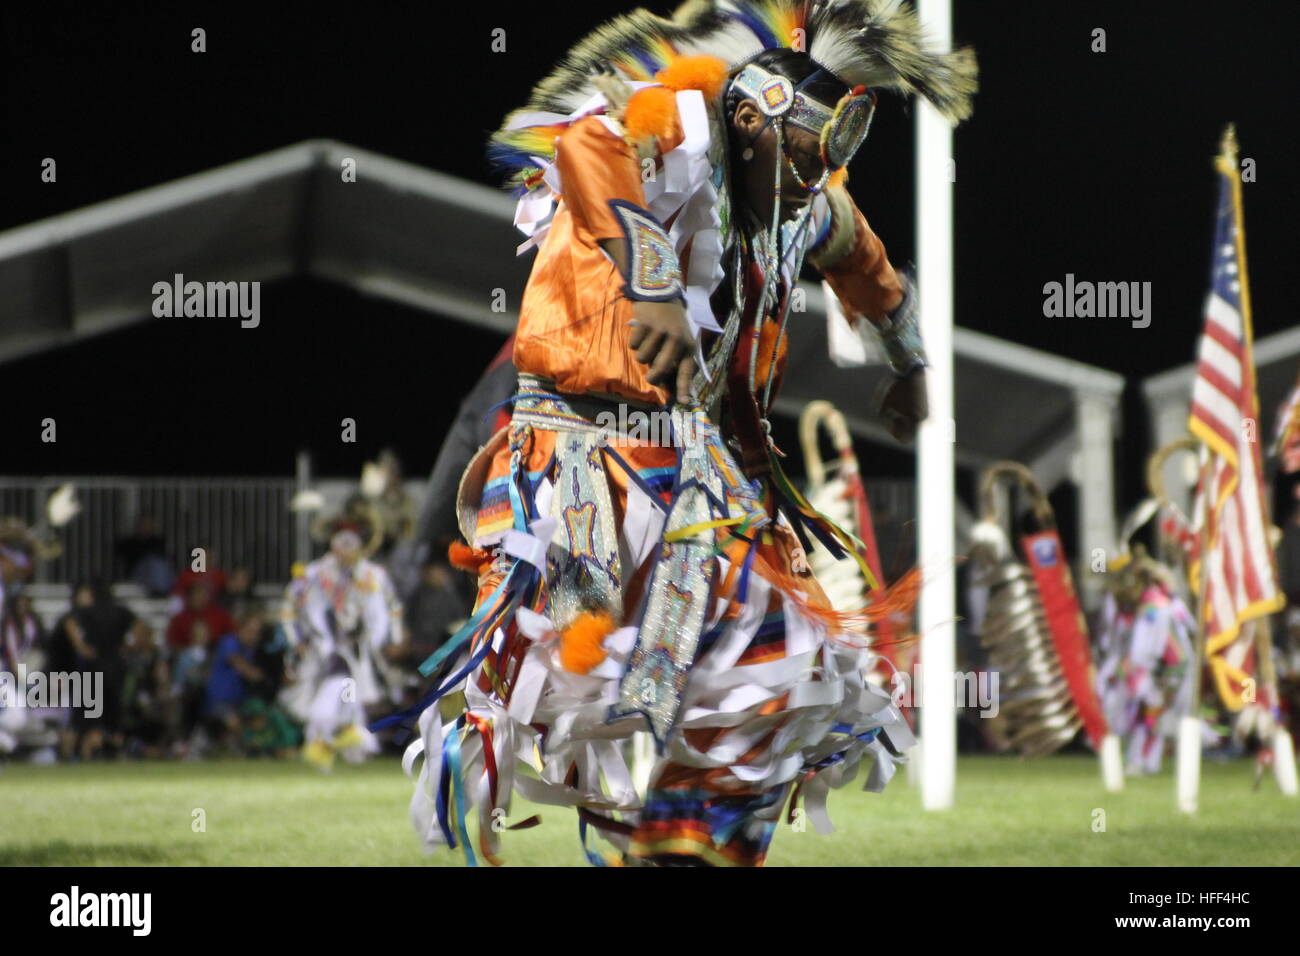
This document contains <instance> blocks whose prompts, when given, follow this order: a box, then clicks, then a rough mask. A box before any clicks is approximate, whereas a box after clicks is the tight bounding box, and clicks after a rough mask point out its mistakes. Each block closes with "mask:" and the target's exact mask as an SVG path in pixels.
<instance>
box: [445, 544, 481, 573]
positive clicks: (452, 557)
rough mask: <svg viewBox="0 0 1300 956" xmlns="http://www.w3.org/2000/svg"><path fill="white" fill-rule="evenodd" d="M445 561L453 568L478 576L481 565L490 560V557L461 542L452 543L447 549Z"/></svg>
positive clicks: (478, 549) (479, 549)
mask: <svg viewBox="0 0 1300 956" xmlns="http://www.w3.org/2000/svg"><path fill="white" fill-rule="evenodd" d="M447 560H448V561H450V562H451V566H452V567H453V568H460V569H461V570H462V571H468V572H470V574H478V573H479V572H480V571H481V570H482V568H483V565H485V564H487V563H488V562H489V561H491V560H492V555H491V554H489V553H488V552H487V551H484V550H483V549H482V548H471V547H470V546H469V545H467V544H465V543H464V542H463V541H453V542H452V543H451V545H450V546H449V547H448V548H447Z"/></svg>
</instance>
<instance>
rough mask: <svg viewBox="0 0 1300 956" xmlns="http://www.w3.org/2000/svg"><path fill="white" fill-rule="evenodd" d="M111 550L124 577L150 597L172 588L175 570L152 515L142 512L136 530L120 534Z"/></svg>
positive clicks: (165, 592) (161, 595)
mask: <svg viewBox="0 0 1300 956" xmlns="http://www.w3.org/2000/svg"><path fill="white" fill-rule="evenodd" d="M113 550H114V551H115V552H116V555H117V559H118V561H119V562H120V564H121V567H122V568H124V569H125V571H126V577H127V579H128V580H130V581H132V582H133V583H135V584H138V585H139V586H140V587H141V588H143V589H144V592H145V593H146V594H148V595H149V596H150V597H165V596H166V595H167V592H169V591H170V590H171V588H172V584H173V583H174V582H175V580H176V572H175V571H174V570H172V563H171V561H169V560H168V558H167V541H166V539H165V538H164V537H163V534H162V531H161V530H160V529H159V527H158V521H157V519H156V518H154V516H153V515H151V514H141V515H140V516H139V517H138V518H137V519H136V522H135V529H134V530H133V531H132V532H131V533H130V534H126V535H122V536H121V537H119V538H118V539H117V541H116V543H115V544H114V546H113Z"/></svg>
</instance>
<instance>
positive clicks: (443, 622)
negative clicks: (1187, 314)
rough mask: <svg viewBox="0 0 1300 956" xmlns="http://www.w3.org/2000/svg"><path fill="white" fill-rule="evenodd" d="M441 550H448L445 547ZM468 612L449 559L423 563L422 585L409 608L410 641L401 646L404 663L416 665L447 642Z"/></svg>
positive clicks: (408, 631)
mask: <svg viewBox="0 0 1300 956" xmlns="http://www.w3.org/2000/svg"><path fill="white" fill-rule="evenodd" d="M441 553H444V554H445V553H446V552H445V549H444V551H443V552H441ZM468 614H469V605H468V603H467V602H466V600H465V595H464V594H463V593H462V592H461V590H460V589H459V588H458V587H457V581H456V577H455V575H453V574H452V571H451V567H450V565H448V564H447V563H446V561H444V560H442V559H440V558H435V559H433V560H431V561H429V562H427V563H426V564H425V565H424V568H423V570H422V573H421V575H420V585H419V587H418V588H416V590H415V594H414V595H413V596H412V598H411V602H410V604H408V605H407V609H406V628H407V640H406V642H405V643H404V644H402V645H399V647H400V649H401V651H402V663H403V664H405V665H406V666H409V667H412V668H415V667H419V666H420V664H421V663H422V662H423V661H424V660H425V659H426V658H427V657H428V656H429V655H430V654H432V653H433V652H434V651H436V650H437V649H438V648H439V647H441V646H442V645H443V644H445V643H446V641H447V638H448V637H450V636H451V635H452V634H453V633H454V632H455V628H456V626H458V625H459V624H460V623H462V622H463V621H464V620H465V618H466V617H467V616H468Z"/></svg>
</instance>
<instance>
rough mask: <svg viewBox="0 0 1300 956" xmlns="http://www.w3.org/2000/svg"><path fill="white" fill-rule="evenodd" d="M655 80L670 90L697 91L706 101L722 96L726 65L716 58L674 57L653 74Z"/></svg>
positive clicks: (705, 55) (698, 56)
mask: <svg viewBox="0 0 1300 956" xmlns="http://www.w3.org/2000/svg"><path fill="white" fill-rule="evenodd" d="M655 79H656V80H658V81H659V82H660V83H662V84H663V85H664V86H666V87H668V89H670V90H699V91H700V92H701V93H703V94H704V98H705V99H706V100H713V99H716V98H717V97H719V96H720V95H722V87H723V84H725V83H726V82H727V64H726V61H725V60H722V59H719V58H718V57H716V56H709V55H708V54H707V53H701V54H698V55H696V56H675V57H673V58H672V59H671V60H669V61H668V65H667V66H665V67H664V68H663V69H662V70H660V71H659V72H658V73H656V74H655Z"/></svg>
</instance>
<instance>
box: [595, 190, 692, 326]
mask: <svg viewBox="0 0 1300 956" xmlns="http://www.w3.org/2000/svg"><path fill="white" fill-rule="evenodd" d="M609 207H610V209H612V210H613V211H614V215H615V216H616V217H617V218H618V222H619V225H620V226H622V227H623V238H624V241H625V242H626V243H627V246H626V249H627V284H626V285H625V286H623V294H624V295H625V296H627V297H628V298H629V299H633V300H635V301H638V302H668V301H670V300H672V299H681V298H684V297H685V294H686V289H685V287H684V285H683V284H682V269H681V265H680V264H679V263H678V261H677V250H676V249H674V248H673V242H672V240H671V239H669V238H668V233H666V232H665V231H664V227H663V226H662V225H660V224H659V220H657V219H656V218H655V217H654V216H652V215H651V214H650V213H649V212H647V211H646V210H644V209H642V208H641V207H640V206H638V205H636V204H635V203H630V202H627V201H626V200H623V199H611V200H609Z"/></svg>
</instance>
